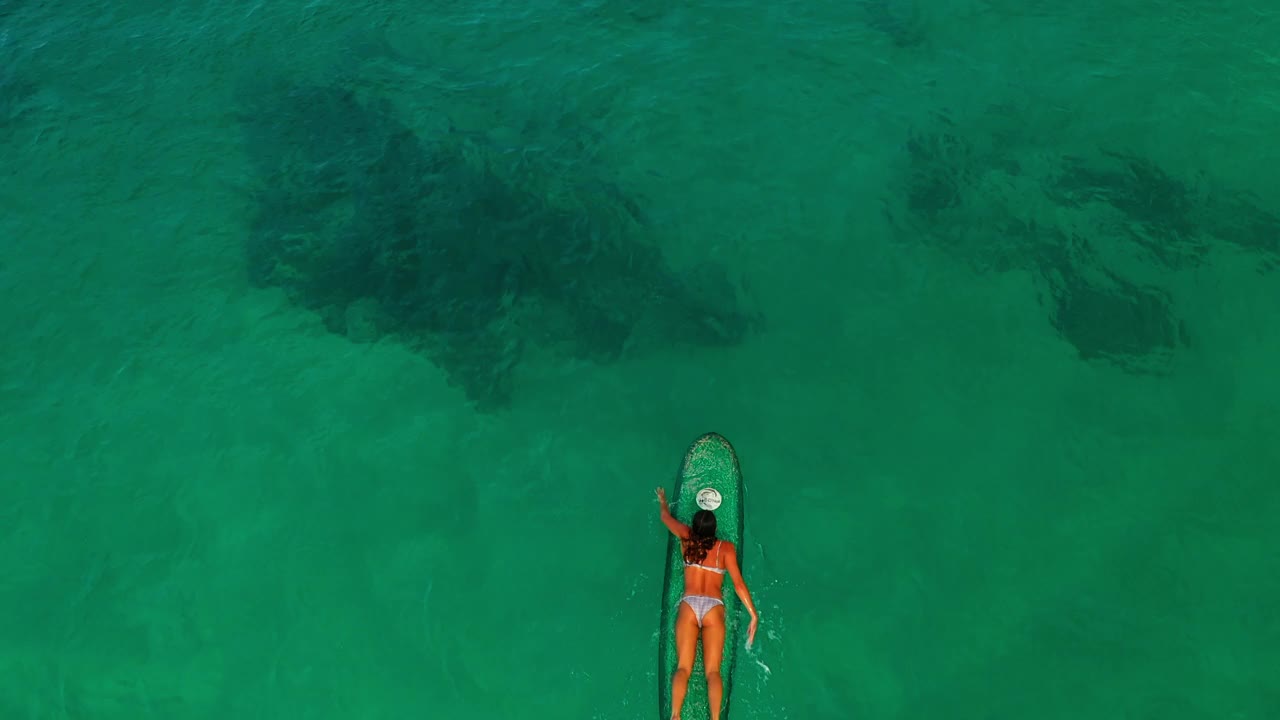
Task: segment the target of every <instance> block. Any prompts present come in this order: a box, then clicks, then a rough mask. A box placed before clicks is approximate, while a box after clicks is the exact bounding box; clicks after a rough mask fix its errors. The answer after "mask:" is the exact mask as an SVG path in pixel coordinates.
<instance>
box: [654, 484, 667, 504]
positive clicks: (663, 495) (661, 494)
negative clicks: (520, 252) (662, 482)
mask: <svg viewBox="0 0 1280 720" xmlns="http://www.w3.org/2000/svg"><path fill="white" fill-rule="evenodd" d="M654 492H655V493H656V494H657V496H658V503H659V504H660V505H662V507H666V506H667V491H666V490H663V489H662V488H658V489H657V490H656V491H654Z"/></svg>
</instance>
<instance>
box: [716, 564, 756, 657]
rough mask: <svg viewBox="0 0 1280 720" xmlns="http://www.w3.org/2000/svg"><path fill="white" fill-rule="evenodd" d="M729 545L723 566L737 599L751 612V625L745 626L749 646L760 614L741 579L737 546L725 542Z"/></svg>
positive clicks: (754, 635)
mask: <svg viewBox="0 0 1280 720" xmlns="http://www.w3.org/2000/svg"><path fill="white" fill-rule="evenodd" d="M725 545H727V546H728V547H729V551H728V552H727V553H725V556H724V566H725V568H727V569H728V570H729V578H730V579H731V580H733V589H734V591H735V592H736V593H738V599H739V600H741V601H742V604H743V606H744V607H746V608H747V612H749V613H751V625H750V626H749V627H748V628H747V647H748V648H750V647H751V643H752V642H755V639H756V626H757V625H759V624H760V615H759V614H758V613H757V612H756V605H755V603H753V602H752V601H751V591H750V590H748V589H747V581H746V580H743V579H742V568H740V567H738V548H737V546H735V545H734V544H733V543H729V542H727V543H725Z"/></svg>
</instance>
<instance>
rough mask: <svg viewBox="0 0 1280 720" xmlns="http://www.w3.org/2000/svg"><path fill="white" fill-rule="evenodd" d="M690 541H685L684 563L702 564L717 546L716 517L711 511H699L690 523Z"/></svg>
mask: <svg viewBox="0 0 1280 720" xmlns="http://www.w3.org/2000/svg"><path fill="white" fill-rule="evenodd" d="M689 530H690V533H689V539H688V540H685V541H684V561H685V562H689V563H700V562H702V560H703V559H704V558H705V557H707V552H709V551H710V550H711V546H712V545H715V544H716V516H715V513H713V512H711V511H710V510H699V511H698V512H696V513H694V514H693V522H691V523H689Z"/></svg>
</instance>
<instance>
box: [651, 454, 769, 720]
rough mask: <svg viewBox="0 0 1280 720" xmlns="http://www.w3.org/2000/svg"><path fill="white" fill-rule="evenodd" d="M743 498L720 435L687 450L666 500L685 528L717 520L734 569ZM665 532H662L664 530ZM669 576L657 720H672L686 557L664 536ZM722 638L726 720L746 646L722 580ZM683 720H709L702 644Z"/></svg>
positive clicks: (742, 537)
mask: <svg viewBox="0 0 1280 720" xmlns="http://www.w3.org/2000/svg"><path fill="white" fill-rule="evenodd" d="M744 499H745V492H744V491H743V485H742V469H741V468H740V467H739V466H738V455H737V453H735V452H734V450H733V446H732V445H730V444H729V441H728V440H726V439H725V438H724V437H723V436H722V435H720V434H718V433H707V434H705V435H703V436H701V437H699V438H698V439H697V440H694V441H693V443H692V444H691V445H690V446H689V449H688V450H687V451H686V452H685V454H684V459H683V461H681V463H680V472H679V473H677V474H676V480H675V487H674V488H673V490H672V492H671V493H670V494H669V495H668V497H667V502H668V504H669V505H670V506H671V514H672V515H674V516H675V517H676V519H677V520H679V521H680V522H682V523H684V524H686V525H688V524H689V523H690V521H691V520H692V519H693V514H694V513H695V512H697V511H698V510H699V509H700V508H705V509H707V510H711V511H713V512H715V514H716V534H717V535H718V536H719V537H720V538H721V539H723V540H728V541H729V542H732V543H733V544H734V545H735V546H736V547H737V549H738V564H739V566H741V565H742V563H743V559H742V557H743V554H744V553H743V551H744V545H745V544H746V514H745V513H744V512H743V504H744V503H743V500H744ZM664 529H665V528H664ZM667 536H668V541H667V570H666V580H665V582H664V583H663V587H662V620H661V622H660V624H659V626H658V718H659V720H670V719H671V673H673V672H675V669H676V635H675V622H676V613H677V611H678V610H679V603H680V598H681V597H683V595H684V556H683V553H682V552H681V547H680V540H679V539H678V538H677V537H676V536H674V535H671V534H670V533H668V534H667ZM723 593H724V603H725V636H724V659H723V662H722V663H721V665H720V678H721V680H722V682H723V683H724V705H723V708H722V710H721V714H720V718H721V720H728V718H729V708H730V702H729V700H730V698H731V697H732V690H733V670H734V668H735V667H736V665H737V658H738V653H739V651H741V650H742V645H743V643H744V642H746V637H747V636H746V629H747V624H746V622H745V618H746V613H744V612H743V607H742V602H741V601H739V600H738V597H737V595H736V594H735V593H734V591H733V583H732V581H731V580H730V579H729V576H728V575H727V574H726V575H725V582H724V590H723ZM680 717H681V720H708V719H709V718H710V717H711V711H710V708H709V707H708V704H707V680H706V677H705V673H704V672H703V665H702V642H701V640H699V642H698V654H697V656H696V658H695V659H694V662H693V672H691V673H690V676H689V693H688V695H686V696H685V701H684V707H683V708H682V710H681V713H680Z"/></svg>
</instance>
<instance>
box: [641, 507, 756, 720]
mask: <svg viewBox="0 0 1280 720" xmlns="http://www.w3.org/2000/svg"><path fill="white" fill-rule="evenodd" d="M658 502H659V507H660V512H661V516H662V524H663V525H666V526H667V529H668V530H670V531H671V532H672V534H674V535H675V536H676V537H678V538H680V544H681V547H682V548H683V550H684V597H683V598H682V599H681V600H680V609H679V610H678V611H677V613H676V658H677V660H676V671H675V672H674V673H673V674H672V675H671V720H680V708H682V707H684V696H685V693H686V692H687V691H688V689H689V672H690V671H691V670H692V669H693V657H694V655H695V654H696V651H697V649H698V633H699V631H701V633H702V664H703V667H704V668H705V670H706V674H707V700H708V704H709V705H710V706H711V720H720V705H721V701H722V700H723V698H724V684H723V683H722V682H721V680H720V661H721V659H722V658H723V657H724V600H722V599H721V597H722V593H721V588H722V587H723V585H724V574H725V573H726V572H728V573H729V577H730V579H732V580H733V589H734V590H735V591H737V593H738V599H740V600H742V604H743V605H744V606H745V607H746V608H747V612H749V613H751V625H750V627H748V628H747V647H748V648H750V647H751V643H752V642H753V641H754V640H755V637H756V626H757V625H758V624H759V623H760V616H759V615H757V614H756V606H755V605H754V604H753V603H752V602H751V593H750V591H748V590H747V583H746V582H744V581H743V579H742V571H741V570H740V569H739V568H738V549H737V548H735V547H734V546H733V543H731V542H729V541H727V540H717V539H716V516H715V514H714V513H712V512H711V511H710V510H699V511H698V512H696V513H694V515H693V522H692V527H690V526H689V525H685V524H684V523H682V522H680V521H679V520H676V519H675V517H674V516H672V515H671V509H670V508H669V507H667V494H666V492H664V491H663V490H662V488H658Z"/></svg>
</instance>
